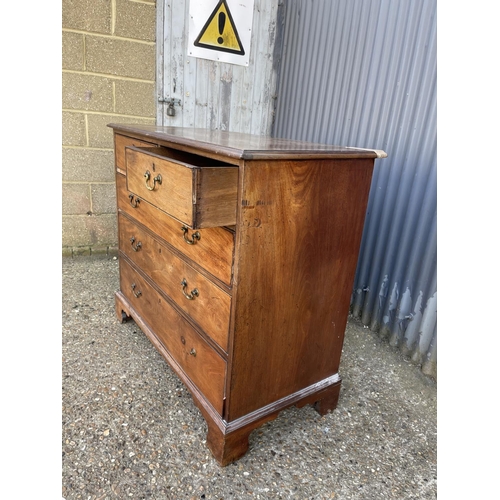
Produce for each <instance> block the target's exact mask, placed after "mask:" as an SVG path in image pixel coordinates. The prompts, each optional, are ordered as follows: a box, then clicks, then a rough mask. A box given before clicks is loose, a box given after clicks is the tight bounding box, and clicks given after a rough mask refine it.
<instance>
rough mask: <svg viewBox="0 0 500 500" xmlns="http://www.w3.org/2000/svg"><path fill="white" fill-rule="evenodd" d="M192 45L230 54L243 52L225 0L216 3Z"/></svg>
mask: <svg viewBox="0 0 500 500" xmlns="http://www.w3.org/2000/svg"><path fill="white" fill-rule="evenodd" d="M194 45H195V46H196V47H203V48H205V49H212V50H217V51H222V52H230V53H232V54H239V55H244V54H245V50H244V49H243V45H242V44H241V41H240V37H239V35H238V30H237V29H236V26H235V24H234V21H233V17H232V16H231V11H230V10H229V7H228V6H227V2H226V0H220V2H219V3H218V4H217V6H216V7H215V9H214V11H213V12H212V14H210V16H209V18H208V20H207V22H206V23H205V26H203V28H202V29H201V31H200V34H199V35H198V37H197V38H196V40H195V41H194Z"/></svg>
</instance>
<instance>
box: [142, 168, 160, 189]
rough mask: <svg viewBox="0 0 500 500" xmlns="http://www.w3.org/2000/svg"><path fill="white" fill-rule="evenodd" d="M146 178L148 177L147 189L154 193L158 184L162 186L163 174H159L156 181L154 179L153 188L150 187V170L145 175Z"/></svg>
mask: <svg viewBox="0 0 500 500" xmlns="http://www.w3.org/2000/svg"><path fill="white" fill-rule="evenodd" d="M144 177H146V187H147V188H148V189H149V190H150V191H153V190H154V188H155V187H156V183H158V184H161V174H158V175H157V176H156V177H155V178H154V179H153V186H150V185H149V184H148V182H149V179H150V178H151V172H150V171H149V170H146V173H145V174H144Z"/></svg>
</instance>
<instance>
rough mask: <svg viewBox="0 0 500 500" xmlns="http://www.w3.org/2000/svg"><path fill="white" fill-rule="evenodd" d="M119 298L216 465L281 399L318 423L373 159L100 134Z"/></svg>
mask: <svg viewBox="0 0 500 500" xmlns="http://www.w3.org/2000/svg"><path fill="white" fill-rule="evenodd" d="M109 126H110V127H111V128H112V129H113V131H114V141H115V142H114V143H115V166H116V188H117V205H118V207H117V208H118V228H119V262H120V290H118V291H117V292H116V295H115V298H116V312H117V316H118V319H119V320H120V321H126V320H127V319H129V318H132V319H133V320H134V321H135V322H136V323H137V324H138V326H139V327H140V328H141V330H142V331H143V332H144V333H145V335H146V336H147V337H148V338H149V339H150V340H151V342H152V344H153V345H154V346H155V347H156V348H157V349H158V351H159V352H160V353H161V354H162V355H163V357H164V358H165V360H166V361H167V362H168V363H169V365H170V366H171V368H172V369H173V370H174V371H175V372H176V373H177V375H178V376H179V378H180V379H181V380H182V381H183V383H184V384H185V385H186V387H187V388H188V389H189V391H190V392H191V394H192V397H193V400H194V402H195V404H196V405H197V407H198V408H199V409H200V411H201V413H202V414H203V416H204V418H205V420H206V422H207V427H208V434H207V445H208V447H209V449H210V450H211V452H212V454H213V455H214V457H215V458H216V459H217V461H218V462H219V463H220V464H221V465H226V464H228V463H230V462H232V461H234V460H236V459H238V458H239V457H241V456H242V455H243V454H245V453H246V451H247V449H248V439H249V435H250V433H251V432H252V431H253V430H254V429H256V428H257V427H259V426H260V425H262V424H263V423H265V422H267V421H269V420H271V419H273V418H275V417H276V416H277V415H278V414H279V412H280V411H281V410H283V409H285V408H287V407H289V406H292V405H297V406H298V407H301V406H304V405H306V404H314V407H315V408H316V410H317V411H318V412H319V413H321V414H325V413H326V412H328V411H330V410H333V409H334V408H335V407H336V405H337V401H338V396H339V391H340V384H341V379H340V376H339V373H338V371H339V364H340V356H341V351H342V344H343V338H344V330H345V326H346V323H347V316H348V312H349V305H350V299H351V292H352V284H353V280H354V273H355V270H356V263H357V258H358V252H359V246H360V242H361V234H362V229H363V224H364V219H365V212H366V207H367V201H368V194H369V190H370V184H371V178H372V172H373V166H374V161H375V159H376V158H381V157H385V156H386V155H385V153H384V152H383V151H374V150H362V149H353V148H343V147H334V146H327V145H319V144H311V143H306V142H298V141H288V140H281V139H273V138H269V137H262V136H252V135H247V134H239V133H230V132H223V131H210V130H199V129H183V128H174V127H158V126H152V125H120V124H110V125H109Z"/></svg>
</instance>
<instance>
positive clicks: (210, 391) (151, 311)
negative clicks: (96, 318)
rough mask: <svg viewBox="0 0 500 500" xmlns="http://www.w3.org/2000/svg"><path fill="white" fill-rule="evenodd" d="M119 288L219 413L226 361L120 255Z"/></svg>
mask: <svg viewBox="0 0 500 500" xmlns="http://www.w3.org/2000/svg"><path fill="white" fill-rule="evenodd" d="M120 285H121V291H122V293H123V294H124V295H125V297H126V298H127V299H128V300H129V302H130V304H131V305H132V307H133V308H134V309H135V310H136V311H137V312H138V313H139V314H140V316H141V318H142V319H143V320H144V321H145V322H146V323H147V324H148V325H149V326H150V328H151V329H152V330H153V331H154V333H155V335H156V336H157V337H158V338H159V340H160V341H161V343H162V344H163V345H164V346H165V348H166V349H167V351H168V352H169V353H170V354H171V355H172V357H173V358H174V359H175V361H176V362H177V363H178V364H179V366H180V367H181V368H182V370H183V371H184V372H185V373H186V375H187V376H188V377H189V378H190V379H191V381H192V382H193V383H194V384H195V385H196V386H197V387H198V388H199V389H200V391H201V392H202V393H203V394H204V396H205V397H206V398H207V400H208V401H209V402H210V403H211V404H212V406H213V407H214V408H215V410H216V411H218V412H219V414H222V406H223V398H224V379H225V374H226V362H225V361H224V360H223V359H222V358H221V357H220V356H219V355H218V354H217V353H216V352H215V351H214V350H213V349H212V348H211V347H210V346H209V345H208V344H207V342H206V341H205V340H204V339H203V338H202V337H201V336H200V335H198V333H197V332H196V330H195V329H194V328H193V327H192V326H191V325H190V324H189V323H188V322H187V321H186V320H185V319H184V318H182V317H181V316H180V315H179V314H178V313H177V312H176V311H175V310H174V309H173V308H172V307H171V306H170V304H168V302H166V301H165V300H164V299H163V298H162V297H161V295H160V294H158V293H157V292H156V290H154V289H153V288H152V287H151V286H150V285H149V284H148V283H147V282H146V281H145V280H144V279H143V278H142V277H141V276H140V275H139V273H138V272H136V271H135V270H134V269H133V268H132V267H131V266H130V265H129V264H128V263H127V262H126V261H125V259H120Z"/></svg>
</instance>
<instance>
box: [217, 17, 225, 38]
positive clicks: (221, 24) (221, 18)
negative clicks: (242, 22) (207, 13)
mask: <svg viewBox="0 0 500 500" xmlns="http://www.w3.org/2000/svg"><path fill="white" fill-rule="evenodd" d="M225 24H226V14H225V13H224V12H219V33H220V34H221V35H222V33H223V32H224V25H225ZM217 41H218V42H219V43H220V44H222V43H224V38H222V37H221V36H220V37H219V38H217Z"/></svg>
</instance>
